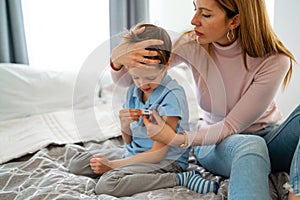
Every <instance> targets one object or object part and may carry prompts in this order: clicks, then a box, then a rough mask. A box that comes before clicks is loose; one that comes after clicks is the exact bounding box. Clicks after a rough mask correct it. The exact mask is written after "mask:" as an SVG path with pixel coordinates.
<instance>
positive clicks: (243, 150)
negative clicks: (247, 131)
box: [234, 135, 270, 165]
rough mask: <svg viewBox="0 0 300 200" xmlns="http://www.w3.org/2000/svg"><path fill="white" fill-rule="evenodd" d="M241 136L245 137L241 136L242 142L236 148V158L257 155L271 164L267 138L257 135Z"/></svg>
mask: <svg viewBox="0 0 300 200" xmlns="http://www.w3.org/2000/svg"><path fill="white" fill-rule="evenodd" d="M241 136H242V137H243V138H241V140H240V143H239V144H238V145H236V146H235V149H234V154H235V159H239V158H242V157H247V156H256V157H257V158H262V159H263V160H265V161H266V162H267V163H268V165H270V158H269V153H268V147H267V144H266V142H265V140H264V139H263V138H262V137H259V136H256V135H245V136H243V135H241Z"/></svg>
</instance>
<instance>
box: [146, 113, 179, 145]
mask: <svg viewBox="0 0 300 200" xmlns="http://www.w3.org/2000/svg"><path fill="white" fill-rule="evenodd" d="M153 119H155V121H156V123H155V124H154V123H152V121H153ZM143 122H144V124H145V126H146V128H147V134H148V136H149V137H150V138H151V139H153V140H155V141H158V142H161V143H164V144H166V145H170V146H173V145H176V144H175V143H174V139H175V136H176V133H175V132H174V130H173V129H172V128H171V127H170V126H169V125H168V124H166V122H165V121H164V120H163V119H162V118H161V117H160V116H159V115H158V113H157V112H156V110H153V113H152V116H151V117H150V118H147V117H146V116H143Z"/></svg>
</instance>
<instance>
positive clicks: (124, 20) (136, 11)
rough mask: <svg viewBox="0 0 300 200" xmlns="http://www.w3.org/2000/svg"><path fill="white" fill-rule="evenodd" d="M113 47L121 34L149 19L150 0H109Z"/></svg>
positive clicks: (111, 43) (111, 42)
mask: <svg viewBox="0 0 300 200" xmlns="http://www.w3.org/2000/svg"><path fill="white" fill-rule="evenodd" d="M109 13H110V14H109V15H110V36H111V40H110V45H111V49H113V48H114V47H116V46H117V45H118V43H119V42H120V40H119V37H117V36H116V35H118V34H120V33H121V32H123V31H124V30H129V29H130V28H131V27H132V26H133V25H135V24H137V23H139V22H147V21H149V2H148V0H109Z"/></svg>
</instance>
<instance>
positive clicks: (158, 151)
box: [90, 116, 178, 174]
mask: <svg viewBox="0 0 300 200" xmlns="http://www.w3.org/2000/svg"><path fill="white" fill-rule="evenodd" d="M163 119H164V120H165V121H166V123H167V124H168V125H169V126H170V127H172V128H173V129H174V130H175V129H176V126H177V122H178V117H173V116H171V117H163ZM167 151H168V146H167V145H165V144H163V143H159V142H156V141H154V144H153V146H152V148H151V149H149V150H148V151H145V152H143V153H140V154H137V155H134V156H130V157H127V158H123V159H118V160H112V161H109V160H108V159H107V158H106V157H105V156H104V155H99V156H97V155H96V156H95V157H94V158H93V159H92V160H91V163H90V165H91V168H92V170H93V171H94V173H96V174H103V173H105V172H107V171H109V170H111V169H114V168H118V167H121V166H124V165H130V164H135V163H157V162H160V161H161V160H162V159H163V158H164V157H165V155H166V153H167Z"/></svg>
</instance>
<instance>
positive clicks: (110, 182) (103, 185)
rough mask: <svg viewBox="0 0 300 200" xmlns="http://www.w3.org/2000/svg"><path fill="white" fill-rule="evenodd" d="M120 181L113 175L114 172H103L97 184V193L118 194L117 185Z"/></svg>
mask: <svg viewBox="0 0 300 200" xmlns="http://www.w3.org/2000/svg"><path fill="white" fill-rule="evenodd" d="M117 184H118V181H117V180H116V179H115V178H114V177H113V175H112V174H109V173H105V174H103V175H102V176H101V177H100V179H99V181H98V183H97V184H96V188H95V193H96V194H97V195H99V194H108V195H113V196H117V194H116V189H115V188H116V185H117Z"/></svg>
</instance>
